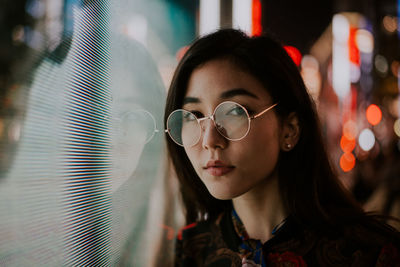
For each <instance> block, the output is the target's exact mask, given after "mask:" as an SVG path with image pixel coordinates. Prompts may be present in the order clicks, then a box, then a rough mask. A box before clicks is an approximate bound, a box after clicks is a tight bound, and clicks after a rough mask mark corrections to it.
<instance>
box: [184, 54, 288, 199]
mask: <svg viewBox="0 0 400 267" xmlns="http://www.w3.org/2000/svg"><path fill="white" fill-rule="evenodd" d="M224 101H234V102H237V103H239V104H241V105H242V106H244V107H245V108H246V109H247V110H248V112H249V114H250V116H251V115H254V114H257V113H259V112H261V111H262V110H264V109H266V108H267V107H269V106H271V105H272V104H274V103H273V102H272V99H271V97H270V95H269V94H268V92H267V91H266V90H265V88H264V87H263V85H262V84H261V83H260V82H259V81H258V80H257V79H256V78H254V77H253V76H252V75H250V74H248V73H246V72H243V71H242V70H241V69H240V68H238V67H237V66H236V65H234V64H232V63H230V62H229V61H228V60H213V61H210V62H207V63H206V64H204V65H202V66H200V67H198V68H197V69H195V70H194V71H193V73H192V75H191V77H190V79H189V82H188V88H187V92H186V95H185V100H184V105H183V109H185V110H188V111H192V112H193V113H194V114H196V115H197V114H201V115H202V116H209V115H211V114H212V113H213V112H214V109H215V108H216V107H217V105H218V104H220V103H221V102H224ZM202 126H203V130H202V136H201V138H200V140H199V142H198V143H197V144H196V145H194V146H192V147H185V151H186V154H187V155H188V157H189V159H190V161H191V163H192V165H193V167H194V169H195V170H196V172H197V174H198V176H199V177H200V179H201V180H202V181H203V183H204V184H205V185H206V187H207V189H208V191H209V192H210V193H211V195H213V196H214V197H215V198H218V199H233V198H235V197H238V196H241V195H243V194H245V193H247V192H251V191H252V190H255V189H256V188H257V187H259V186H260V185H261V184H262V183H263V182H265V181H266V179H271V178H272V177H274V176H275V169H276V165H277V160H278V156H279V151H280V140H281V138H280V135H281V134H280V132H281V131H280V124H279V121H278V118H277V116H276V114H275V112H274V109H272V110H270V111H268V112H266V113H264V114H263V115H262V116H260V117H258V118H256V119H253V120H252V121H251V127H250V131H249V132H248V134H247V136H246V137H245V138H243V139H241V140H239V141H230V140H228V139H226V138H225V137H223V136H222V135H221V134H219V132H218V131H217V129H216V128H215V126H214V124H213V122H212V121H211V120H206V121H203V122H202Z"/></svg>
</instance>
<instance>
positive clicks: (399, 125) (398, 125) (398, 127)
mask: <svg viewBox="0 0 400 267" xmlns="http://www.w3.org/2000/svg"><path fill="white" fill-rule="evenodd" d="M393 130H394V132H395V133H396V135H397V136H398V137H400V119H397V120H396V121H395V122H394V125H393Z"/></svg>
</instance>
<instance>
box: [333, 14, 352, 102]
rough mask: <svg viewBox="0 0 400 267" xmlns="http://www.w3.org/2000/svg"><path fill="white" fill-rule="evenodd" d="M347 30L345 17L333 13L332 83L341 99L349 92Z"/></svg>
mask: <svg viewBox="0 0 400 267" xmlns="http://www.w3.org/2000/svg"><path fill="white" fill-rule="evenodd" d="M349 31H350V24H349V21H348V20H347V18H346V17H345V16H343V15H340V14H337V15H335V16H334V17H333V21H332V34H333V47H332V85H333V89H334V91H335V93H336V95H337V96H338V97H339V98H340V99H341V100H343V99H344V98H345V97H346V96H347V95H348V94H349V92H350V83H351V82H350V61H349V47H348V41H349Z"/></svg>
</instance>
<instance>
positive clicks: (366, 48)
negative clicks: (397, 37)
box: [356, 29, 374, 54]
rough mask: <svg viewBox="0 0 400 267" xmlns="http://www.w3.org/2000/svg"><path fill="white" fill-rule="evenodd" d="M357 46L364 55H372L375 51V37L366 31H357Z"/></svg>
mask: <svg viewBox="0 0 400 267" xmlns="http://www.w3.org/2000/svg"><path fill="white" fill-rule="evenodd" d="M356 44H357V47H358V49H359V50H360V51H361V52H362V53H366V54H370V53H372V51H373V50H374V37H373V36H372V33H370V32H369V31H367V30H364V29H360V30H357V32H356Z"/></svg>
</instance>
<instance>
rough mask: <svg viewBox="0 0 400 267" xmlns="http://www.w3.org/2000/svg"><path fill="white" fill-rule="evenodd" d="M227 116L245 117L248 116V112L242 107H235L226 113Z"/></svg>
mask: <svg viewBox="0 0 400 267" xmlns="http://www.w3.org/2000/svg"><path fill="white" fill-rule="evenodd" d="M226 115H231V116H243V115H246V111H245V110H244V109H243V108H242V107H240V106H235V107H233V108H231V109H229V110H228V111H227V112H226Z"/></svg>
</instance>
